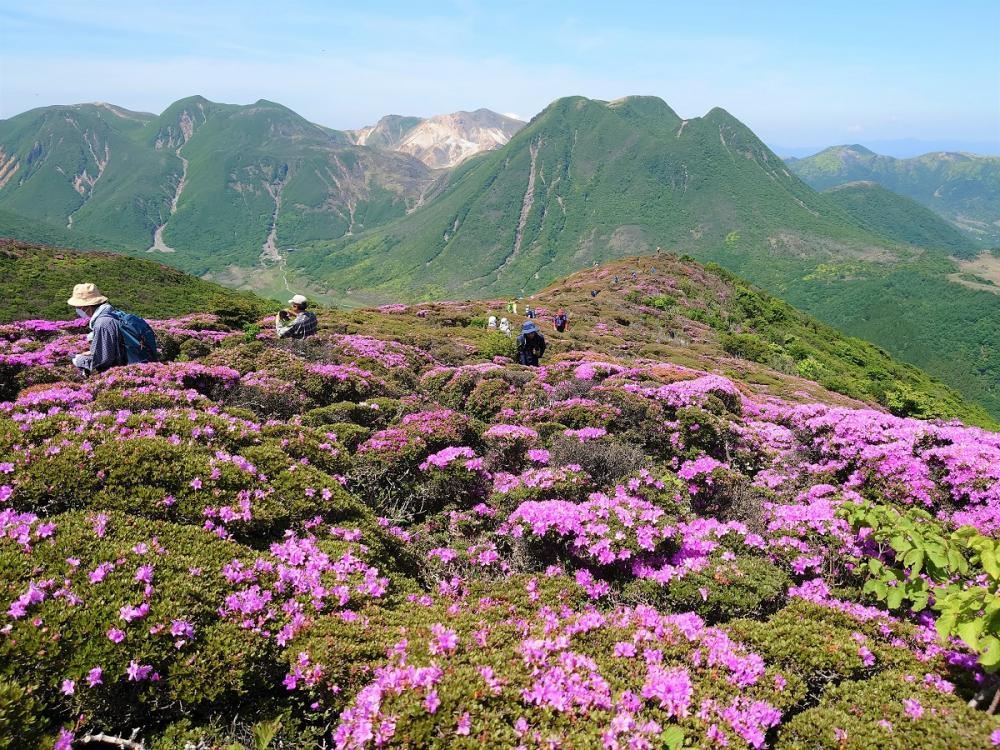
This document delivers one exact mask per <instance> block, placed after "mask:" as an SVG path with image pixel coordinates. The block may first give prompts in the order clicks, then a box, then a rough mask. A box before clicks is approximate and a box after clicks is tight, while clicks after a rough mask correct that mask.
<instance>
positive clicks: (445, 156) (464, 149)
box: [349, 109, 525, 169]
mask: <svg viewBox="0 0 1000 750" xmlns="http://www.w3.org/2000/svg"><path fill="white" fill-rule="evenodd" d="M524 125H525V123H524V122H522V121H521V120H518V119H515V118H513V117H508V116H507V115H501V114H497V113H496V112H493V111H491V110H488V109H477V110H476V111H475V112H453V113H451V114H448V115H436V116H434V117H429V118H427V119H426V120H421V119H419V118H416V117H401V116H399V115H386V116H385V117H383V118H382V119H381V120H379V121H378V122H377V123H376V124H375V125H372V126H369V127H366V128H361V129H360V130H355V131H352V132H351V133H350V134H349V135H350V136H351V137H352V138H353V140H354V142H355V143H356V144H358V145H364V146H371V147H372V148H380V149H388V150H391V151H398V152H400V153H404V154H409V155H410V156H413V157H416V158H417V159H419V160H420V161H422V162H423V163H424V164H426V165H427V166H428V167H431V168H432V169H447V168H449V167H454V166H455V165H456V164H459V163H461V162H463V161H465V160H466V159H468V158H469V157H470V156H475V155H476V154H478V153H482V152H483V151H491V150H493V149H495V148H500V147H501V146H503V145H504V144H506V143H507V141H509V140H510V139H511V137H512V136H513V135H514V134H515V133H516V132H517V131H519V130H520V129H521V128H523V127H524Z"/></svg>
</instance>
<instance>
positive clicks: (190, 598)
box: [0, 512, 280, 734]
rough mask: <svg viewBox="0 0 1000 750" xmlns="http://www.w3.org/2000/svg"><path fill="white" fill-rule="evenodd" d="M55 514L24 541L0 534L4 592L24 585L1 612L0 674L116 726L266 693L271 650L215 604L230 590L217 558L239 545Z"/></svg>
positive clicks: (276, 670) (270, 687) (176, 528)
mask: <svg viewBox="0 0 1000 750" xmlns="http://www.w3.org/2000/svg"><path fill="white" fill-rule="evenodd" d="M53 523H54V527H55V528H54V530H53V531H52V533H51V535H50V536H49V537H48V541H47V542H46V543H43V544H34V545H32V546H31V548H30V549H25V548H23V547H19V546H18V545H16V544H13V543H12V542H11V541H10V540H6V539H0V571H2V576H0V578H2V584H0V588H2V590H3V599H4V601H9V600H10V597H11V595H14V596H19V595H21V594H22V592H25V591H27V592H29V593H30V595H29V596H28V597H27V599H26V600H25V603H24V606H23V607H11V608H10V610H8V611H7V612H4V613H3V615H2V616H0V619H2V620H3V623H4V624H3V626H2V632H3V638H2V640H0V663H2V664H3V668H2V671H3V674H4V676H6V677H8V678H13V679H18V680H20V679H26V680H28V681H29V684H33V685H34V686H35V695H36V698H37V699H38V700H41V701H42V702H44V704H45V706H46V709H47V710H48V711H50V712H55V713H58V714H70V715H74V716H75V715H77V714H78V713H81V712H84V713H87V714H95V715H99V716H102V717H104V720H105V721H106V722H107V723H106V724H105V726H106V727H107V728H109V729H120V730H122V731H125V730H126V729H127V728H128V727H129V726H131V725H133V723H134V722H136V721H141V720H142V715H143V714H145V713H147V712H149V711H155V712H157V713H158V714H159V715H161V716H163V717H168V716H170V715H171V714H175V713H176V712H177V711H178V709H179V707H180V706H181V705H182V704H183V705H187V706H189V707H190V708H194V709H197V708H198V707H208V706H211V705H215V704H218V703H219V702H220V701H223V702H224V701H227V700H228V701H233V700H236V699H237V696H245V697H248V699H249V700H252V701H266V700H267V699H268V698H267V696H268V695H271V694H273V693H274V692H276V691H275V688H274V684H275V681H276V679H277V678H278V676H279V675H280V666H279V664H278V662H277V660H276V654H275V652H274V649H273V648H272V647H271V645H270V644H268V642H267V641H265V640H263V639H260V638H258V637H257V636H255V635H254V634H252V633H250V632H249V631H243V630H241V629H240V628H239V627H238V626H237V625H236V624H233V623H231V622H229V621H228V620H226V619H220V618H219V616H218V614H217V612H216V607H217V606H218V602H220V601H221V600H222V598H223V597H224V596H225V594H226V592H227V591H228V590H229V585H228V583H227V582H226V580H225V579H224V577H223V576H222V569H221V566H222V564H223V563H224V562H225V561H226V559H227V558H229V559H232V558H233V557H243V556H246V557H249V555H250V551H249V550H248V549H246V548H244V547H241V546H240V545H237V544H235V543H233V542H225V541H222V540H219V539H217V538H215V537H213V536H212V535H211V534H209V533H208V532H205V531H203V530H200V529H196V528H192V527H189V526H182V525H172V524H165V523H151V522H144V521H138V520H137V519H135V518H132V517H130V516H126V515H122V514H118V513H111V514H104V515H100V516H98V515H90V514H85V513H79V512H77V513H70V514H65V515H60V516H56V517H54V521H53ZM223 643H224V644H227V646H226V647H225V648H224V649H220V648H219V645H220V644H223ZM67 680H68V681H69V682H70V683H71V684H75V689H72V690H67V689H66V688H65V683H66V681H67ZM61 686H62V689H61ZM125 733H126V734H127V732H125Z"/></svg>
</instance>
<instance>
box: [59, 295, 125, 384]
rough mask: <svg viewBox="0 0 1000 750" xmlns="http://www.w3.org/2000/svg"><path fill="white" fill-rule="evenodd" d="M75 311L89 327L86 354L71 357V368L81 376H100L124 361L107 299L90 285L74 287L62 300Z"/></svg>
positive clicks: (122, 350) (123, 351)
mask: <svg viewBox="0 0 1000 750" xmlns="http://www.w3.org/2000/svg"><path fill="white" fill-rule="evenodd" d="M66 302H67V304H69V305H70V306H71V307H75V308H76V314H77V315H78V316H79V317H81V318H86V319H87V320H88V321H89V323H88V327H89V328H90V331H91V332H90V333H89V334H88V335H87V339H88V340H89V341H90V351H89V352H86V353H83V354H76V355H74V356H73V365H74V366H75V367H77V368H78V369H80V370H81V371H82V372H83V374H84V375H91V374H93V373H95V372H104V371H105V370H108V369H110V368H112V367H118V366H119V365H124V364H126V362H127V361H128V358H127V355H126V352H125V345H124V343H123V341H122V336H121V333H120V331H119V330H118V321H117V320H116V319H115V317H114V316H113V315H112V313H113V312H114V308H113V307H112V306H111V305H110V304H109V303H108V298H107V297H105V296H104V295H103V294H101V290H100V289H98V288H97V287H96V286H95V285H94V284H77V285H76V286H74V287H73V296H72V297H70V298H69V299H68V300H66Z"/></svg>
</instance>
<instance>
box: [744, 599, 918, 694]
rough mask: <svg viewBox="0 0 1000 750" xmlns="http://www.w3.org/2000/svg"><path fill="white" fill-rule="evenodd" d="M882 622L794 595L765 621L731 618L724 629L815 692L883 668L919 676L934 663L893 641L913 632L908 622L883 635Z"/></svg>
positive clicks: (868, 674) (860, 677) (766, 660)
mask: <svg viewBox="0 0 1000 750" xmlns="http://www.w3.org/2000/svg"><path fill="white" fill-rule="evenodd" d="M882 624H883V623H882V622H879V621H870V622H868V623H861V622H859V621H858V620H856V619H854V618H852V617H851V616H849V615H847V614H844V613H842V612H838V611H836V610H833V609H830V608H827V607H822V606H820V605H817V604H812V603H809V602H805V601H803V600H801V599H796V600H793V601H792V602H791V603H790V604H788V606H786V607H785V608H784V609H782V610H780V611H779V612H777V613H776V614H774V615H772V616H771V617H770V618H769V619H767V620H766V621H763V622H757V621H754V620H734V621H731V622H730V623H729V624H728V626H727V630H729V632H730V633H731V634H732V635H733V637H734V638H737V639H738V640H740V641H741V642H743V643H745V644H746V645H747V646H748V647H749V648H751V649H752V650H754V651H756V652H757V653H759V654H760V655H761V656H763V657H764V661H765V662H767V663H768V664H773V665H774V666H776V667H779V668H781V669H787V670H789V671H791V672H794V673H796V674H798V675H799V676H801V677H802V678H803V679H804V680H805V681H806V683H807V684H808V685H809V686H810V688H811V689H812V690H813V691H814V694H818V693H819V692H821V691H822V689H823V688H824V687H825V686H826V685H828V684H829V683H832V682H833V683H835V682H841V681H843V680H855V679H862V678H865V677H868V676H870V675H872V674H876V673H878V672H881V671H885V670H887V669H903V668H905V669H913V670H922V671H921V672H920V674H921V675H922V674H924V673H925V672H927V671H929V670H931V669H932V668H933V665H931V664H923V665H922V664H921V662H919V661H917V659H916V657H915V656H914V655H913V653H912V652H911V651H910V650H909V649H908V648H906V647H905V646H904V647H896V646H893V645H891V640H892V638H894V637H897V636H904V635H907V634H908V633H909V634H911V635H912V633H910V631H908V630H907V629H906V626H902V625H896V626H895V627H893V628H891V629H890V631H889V633H888V634H885V633H884V632H883V631H882V630H881V625H882ZM856 633H857V634H860V635H862V636H864V638H863V639H860V638H858V637H857V636H855V634H856ZM862 647H864V648H867V649H868V650H869V651H871V653H872V657H873V658H872V663H871V664H865V658H864V656H863V654H862V652H861V648H862Z"/></svg>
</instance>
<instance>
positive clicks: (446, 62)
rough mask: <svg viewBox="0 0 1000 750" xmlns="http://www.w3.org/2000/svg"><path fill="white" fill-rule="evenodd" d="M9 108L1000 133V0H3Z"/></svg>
mask: <svg viewBox="0 0 1000 750" xmlns="http://www.w3.org/2000/svg"><path fill="white" fill-rule="evenodd" d="M0 50H2V51H0V117H10V116H12V115H14V114H17V113H18V112H22V111H24V110H27V109H30V108H32V107H35V106H42V105H47V104H55V103H75V102H81V101H96V100H100V101H109V102H113V103H115V104H119V105H121V106H124V107H128V108H131V109H138V110H146V111H151V112H159V111H162V110H163V109H164V108H165V107H166V106H167V105H168V104H169V103H170V102H172V101H175V100H177V99H179V98H181V97H184V96H189V95H191V94H195V93H198V94H203V95H204V96H206V97H208V98H209V99H213V100H216V101H226V102H237V103H247V102H251V101H255V100H256V99H259V98H265V99H271V100H274V101H278V102H281V103H283V104H286V105H287V106H289V107H291V108H292V109H294V110H296V111H298V112H299V113H300V114H302V115H304V116H305V117H307V118H309V119H311V120H314V121H316V122H320V123H322V124H324V125H328V126H331V127H335V128H352V127H359V126H361V125H365V124H369V123H372V122H374V121H375V120H376V119H377V118H378V117H379V116H381V115H383V114H387V113H390V112H393V113H398V114H414V115H431V114H436V113H440V112H450V111H455V110H458V109H474V108H477V107H488V108H490V109H494V110H497V111H500V112H508V113H515V114H518V115H520V116H522V117H525V118H528V117H530V116H531V115H533V114H535V113H536V112H538V111H539V110H541V109H542V108H544V107H545V105H546V104H548V103H549V102H550V101H552V100H553V99H555V98H558V97H560V96H566V95H571V94H583V95H585V96H590V97H594V98H599V99H615V98H618V97H620V96H624V95H627V94H654V95H657V96H660V97H662V98H663V99H665V100H666V101H667V103H669V104H670V105H671V106H672V107H673V108H674V109H675V110H676V111H677V112H678V113H679V114H680V115H682V116H684V117H694V116H698V115H701V114H704V113H705V112H707V111H708V110H709V109H711V108H712V107H713V106H721V107H724V108H725V109H727V110H729V111H730V112H731V113H733V114H734V115H735V116H737V117H739V118H740V119H741V120H743V121H744V122H746V123H747V124H748V125H749V126H750V127H751V128H753V129H754V130H755V131H756V132H757V133H758V134H759V135H760V136H761V137H763V138H764V139H765V140H766V141H768V142H769V143H771V144H780V145H783V146H814V145H815V146H823V145H829V144H833V143H845V142H861V143H871V142H879V141H886V140H896V139H907V138H909V139H919V140H924V141H942V140H945V141H956V142H966V141H967V142H996V143H998V144H1000V2H997V1H996V0H990V1H988V0H983V1H979V0H965V1H963V0H955V1H954V2H950V3H945V2H940V0H938V1H937V2H925V1H924V0H909V2H900V1H897V0H867V1H866V2H854V1H853V0H841V1H840V2H829V3H826V2H817V1H810V0H799V2H768V0H756V1H755V0H744V1H743V2H722V1H716V0H698V1H696V2H691V1H690V0H687V1H686V2H673V0H663V1H662V2H648V3H646V2H624V1H623V2H607V1H605V2H593V3H591V2H584V1H579V2H565V3H550V2H544V0H535V1H534V2H521V1H520V0H506V1H501V0H498V1H496V2H474V1H472V0H460V1H458V2H442V3H416V2H412V1H410V2H378V1H377V0H370V1H369V2H352V3H341V2H296V1H294V0H285V1H283V0H272V1H271V2H267V3H264V2H256V1H255V0H244V2H229V1H228V0H226V1H223V2H212V1H211V0H202V2H188V1H187V0H171V2H169V3H157V4H156V5H155V6H154V5H153V4H152V3H145V2H143V0H128V1H126V0H110V1H108V2H103V1H101V0H91V1H89V2H84V1H83V0H57V1H53V2H47V1H46V0H35V1H34V2H10V1H9V0H0Z"/></svg>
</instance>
